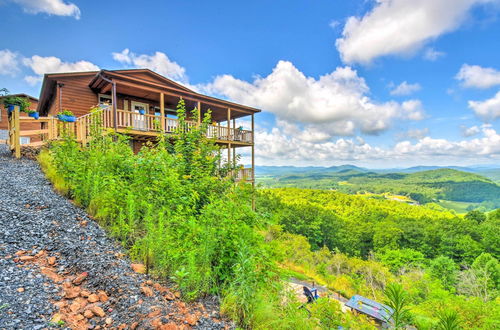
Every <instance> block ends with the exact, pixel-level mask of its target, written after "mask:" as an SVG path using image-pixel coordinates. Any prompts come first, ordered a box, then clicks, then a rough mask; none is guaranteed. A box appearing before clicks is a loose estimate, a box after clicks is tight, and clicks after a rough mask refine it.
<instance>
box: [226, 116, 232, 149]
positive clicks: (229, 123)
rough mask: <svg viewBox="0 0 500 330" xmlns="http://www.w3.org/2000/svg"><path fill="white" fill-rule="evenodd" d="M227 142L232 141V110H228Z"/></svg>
mask: <svg viewBox="0 0 500 330" xmlns="http://www.w3.org/2000/svg"><path fill="white" fill-rule="evenodd" d="M226 140H228V141H230V140H231V108H227V138H226ZM229 146H231V145H229Z"/></svg>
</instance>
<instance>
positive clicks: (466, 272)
mask: <svg viewBox="0 0 500 330" xmlns="http://www.w3.org/2000/svg"><path fill="white" fill-rule="evenodd" d="M257 205H258V207H259V209H258V212H259V213H260V214H262V215H263V216H266V217H268V218H269V222H271V223H275V224H276V226H275V227H274V228H273V229H271V230H270V231H269V232H268V233H267V239H268V240H270V241H271V242H272V244H276V248H275V250H280V251H282V252H281V253H282V254H281V259H280V258H277V260H280V264H281V266H282V267H283V268H286V269H292V270H293V271H294V272H296V273H301V274H303V275H304V276H308V277H309V278H310V279H311V280H314V281H316V282H317V283H320V284H322V285H324V286H326V287H328V288H329V289H331V290H333V291H335V292H339V293H341V294H343V295H344V296H346V297H350V296H352V295H354V294H361V295H364V296H367V297H369V298H372V299H375V300H378V301H384V300H386V299H391V296H392V298H394V292H392V293H390V292H388V291H387V290H386V288H387V285H392V284H391V283H400V284H401V285H402V287H403V288H404V290H405V291H406V293H407V297H406V298H405V299H406V302H407V305H408V308H409V313H405V315H404V316H403V317H401V319H402V321H403V323H408V324H412V325H415V326H417V328H419V329H420V328H422V329H435V328H439V329H447V328H446V327H445V325H446V324H451V323H452V321H453V320H454V319H453V317H455V318H456V317H457V316H454V315H455V313H458V319H455V321H457V320H458V321H457V322H458V323H459V324H460V327H461V328H471V329H493V328H497V327H498V326H500V307H499V306H500V305H499V304H498V303H499V301H500V298H499V292H500V291H499V290H500V282H499V281H498V274H500V273H499V272H500V266H499V264H498V257H499V256H500V249H499V242H500V233H499V231H498V228H500V210H496V211H494V212H490V213H489V214H487V215H485V214H483V213H481V212H478V211H471V212H469V213H468V214H467V215H466V216H464V217H462V216H458V215H456V214H454V213H452V212H449V211H446V210H444V211H443V210H441V209H439V208H438V209H435V208H432V207H425V206H412V205H407V204H404V203H400V202H395V201H389V200H380V199H372V198H370V197H366V196H353V195H347V194H343V193H339V192H335V191H322V190H311V189H296V188H282V189H266V190H262V191H260V193H259V198H258V203H257ZM384 292H385V294H384ZM384 296H386V298H385V299H384ZM450 315H452V316H450Z"/></svg>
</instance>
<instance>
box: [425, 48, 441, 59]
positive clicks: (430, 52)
mask: <svg viewBox="0 0 500 330" xmlns="http://www.w3.org/2000/svg"><path fill="white" fill-rule="evenodd" d="M445 55H446V53H445V52H440V51H438V50H435V49H434V48H432V47H429V48H427V49H426V50H425V52H424V55H423V57H424V59H425V60H428V61H431V62H434V61H436V60H438V59H439V58H441V57H443V56H445Z"/></svg>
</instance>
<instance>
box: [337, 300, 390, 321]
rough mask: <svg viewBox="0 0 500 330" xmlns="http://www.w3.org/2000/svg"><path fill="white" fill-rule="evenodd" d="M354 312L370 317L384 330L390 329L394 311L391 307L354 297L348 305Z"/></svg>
mask: <svg viewBox="0 0 500 330" xmlns="http://www.w3.org/2000/svg"><path fill="white" fill-rule="evenodd" d="M345 305H346V306H347V307H349V308H351V310H353V311H354V312H357V313H361V314H365V315H368V316H369V317H371V318H373V319H374V320H375V321H376V322H377V323H378V324H380V325H382V327H383V328H388V327H389V324H390V320H391V317H392V314H393V313H394V311H393V310H392V308H390V307H389V306H386V305H384V304H381V303H378V302H376V301H373V300H370V299H368V298H365V297H363V296H360V295H355V296H353V297H352V298H351V299H350V300H349V301H348V302H347V303H346V304H345Z"/></svg>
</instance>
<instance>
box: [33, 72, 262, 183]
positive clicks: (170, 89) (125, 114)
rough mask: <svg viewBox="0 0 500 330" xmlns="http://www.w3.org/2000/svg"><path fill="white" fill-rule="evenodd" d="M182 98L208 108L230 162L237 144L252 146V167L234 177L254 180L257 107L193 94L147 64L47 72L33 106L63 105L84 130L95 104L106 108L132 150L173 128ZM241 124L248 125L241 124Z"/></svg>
mask: <svg viewBox="0 0 500 330" xmlns="http://www.w3.org/2000/svg"><path fill="white" fill-rule="evenodd" d="M181 98H182V99H183V100H184V101H185V103H186V108H187V109H188V110H191V109H193V108H197V109H200V111H201V117H203V116H204V114H205V113H207V111H209V110H210V111H211V118H212V121H213V123H212V125H211V126H210V127H209V132H208V135H209V137H211V138H214V139H215V141H216V143H217V144H218V145H220V146H221V147H222V148H223V149H226V150H227V154H226V155H227V160H228V161H229V162H231V161H232V162H235V160H236V150H237V149H239V148H249V149H251V151H250V153H251V160H252V167H251V168H248V169H243V170H241V171H239V174H238V176H239V177H240V179H245V180H248V181H254V168H255V166H254V115H255V114H256V113H258V112H260V110H259V109H256V108H252V107H248V106H245V105H241V104H237V103H233V102H229V101H226V100H222V99H218V98H215V97H211V96H207V95H203V94H200V93H197V92H195V91H193V90H191V89H189V88H187V87H185V86H183V85H181V84H178V83H176V82H174V81H172V80H170V79H168V78H165V77H163V76H162V75H159V74H157V73H155V72H153V71H151V70H148V69H131V70H101V71H90V72H73V73H53V74H46V75H45V76H44V80H43V84H42V90H41V92H40V99H39V102H38V108H37V110H38V111H39V113H40V116H44V117H52V116H55V115H57V113H58V112H60V111H62V110H64V109H68V110H70V111H72V112H73V113H74V114H75V116H76V117H77V122H76V123H75V124H76V127H77V131H78V128H79V127H80V128H81V129H80V134H84V133H81V132H82V131H84V130H85V128H84V127H83V126H84V125H85V118H86V116H88V114H89V112H90V109H92V108H95V107H96V106H99V107H101V108H102V109H106V110H103V122H104V125H106V126H107V127H110V128H114V129H115V130H116V131H117V132H121V133H124V134H128V135H130V136H131V147H132V148H133V149H134V151H136V152H137V151H138V150H139V149H140V148H141V147H142V145H143V144H144V142H145V141H148V140H152V139H154V138H155V137H156V136H158V135H159V134H160V133H161V131H163V132H166V133H174V131H175V129H176V127H177V119H176V110H175V109H176V107H177V104H178V102H179V100H180V99H181ZM188 120H189V118H188ZM241 120H243V121H241ZM158 123H159V125H158ZM241 123H243V124H246V125H247V126H248V127H247V128H246V129H243V127H242V125H241ZM197 124H199V120H198V122H196V121H195V120H192V125H197ZM77 138H79V137H77ZM80 138H81V139H84V137H80Z"/></svg>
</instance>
